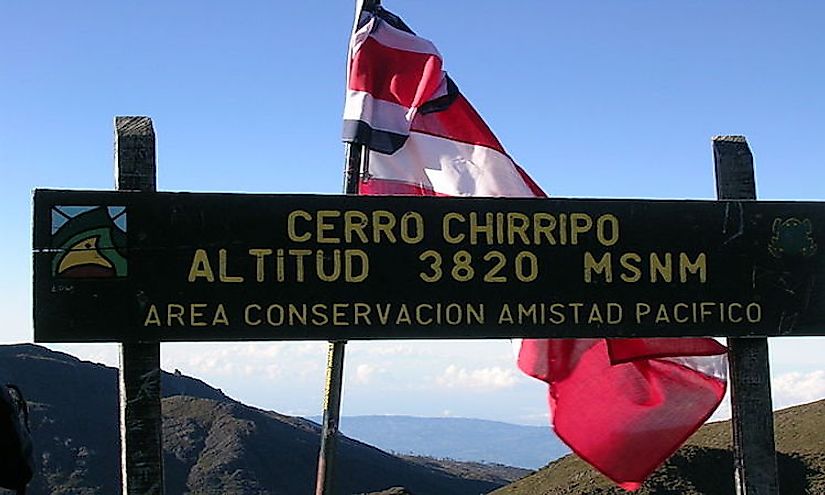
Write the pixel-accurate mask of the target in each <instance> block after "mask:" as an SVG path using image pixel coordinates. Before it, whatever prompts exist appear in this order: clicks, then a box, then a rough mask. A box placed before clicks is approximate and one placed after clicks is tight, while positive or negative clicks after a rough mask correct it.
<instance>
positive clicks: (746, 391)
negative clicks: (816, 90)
mask: <svg viewBox="0 0 825 495" xmlns="http://www.w3.org/2000/svg"><path fill="white" fill-rule="evenodd" d="M713 160H714V164H715V168H716V196H717V198H718V199H745V200H747V199H756V183H755V180H754V172H753V155H752V154H751V152H750V149H749V148H748V143H747V141H746V140H745V138H744V137H743V136H717V137H714V138H713ZM728 360H729V363H730V396H731V407H732V411H733V418H732V420H731V424H732V427H733V462H734V482H735V484H736V493H737V494H738V495H775V494H778V493H779V477H778V472H777V468H776V447H775V444H774V432H773V407H772V403H771V374H770V365H769V362H768V339H767V338H764V337H751V338H729V339H728Z"/></svg>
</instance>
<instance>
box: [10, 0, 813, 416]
mask: <svg viewBox="0 0 825 495" xmlns="http://www.w3.org/2000/svg"><path fill="white" fill-rule="evenodd" d="M384 5H385V6H386V7H387V8H388V9H390V10H393V11H394V12H396V13H397V14H399V15H401V16H402V17H403V18H404V19H405V21H407V23H408V24H409V25H410V26H412V28H413V29H415V30H416V31H417V32H418V33H419V34H420V35H422V36H425V37H427V38H429V39H431V40H433V41H434V42H435V43H436V45H437V46H438V47H439V49H440V51H441V53H442V55H443V56H444V59H445V66H446V69H447V70H448V71H449V72H450V74H451V76H452V77H453V78H454V79H455V80H456V82H457V83H458V85H459V87H460V88H461V89H462V91H463V92H464V94H465V95H466V96H467V97H468V98H469V99H470V101H471V102H473V104H474V105H475V106H476V108H477V109H478V110H479V112H480V113H481V115H482V116H483V117H484V118H485V119H486V120H487V122H488V123H489V124H490V126H491V127H492V128H493V130H494V131H495V132H496V134H497V135H498V137H499V138H500V140H501V141H502V142H503V143H504V146H505V147H506V148H507V150H508V151H509V152H510V154H511V155H512V156H513V157H514V158H515V159H516V160H517V161H518V162H519V163H520V164H521V165H522V166H523V167H524V168H526V169H527V170H528V171H529V172H530V173H531V175H533V177H534V178H535V179H536V180H537V181H538V182H539V183H540V184H541V185H542V186H543V187H544V188H545V189H546V190H547V191H549V192H550V193H551V194H553V195H555V196H570V197H625V198H698V199H710V198H713V197H714V190H715V189H714V180H713V166H712V158H711V148H710V139H711V137H712V136H713V135H716V134H744V135H746V136H747V137H748V139H749V141H750V144H751V147H752V149H753V152H754V155H755V157H756V174H757V187H758V194H759V197H760V198H761V199H809V200H824V199H825V191H824V190H823V182H825V167H823V165H825V149H823V146H822V140H823V134H825V132H824V131H825V98H823V93H822V88H825V57H822V47H823V46H825V31H823V29H822V19H823V18H825V5H822V4H821V3H820V2H810V1H804V2H802V1H785V2H781V3H780V2H773V1H748V2H745V1H729V0H724V1H723V0H720V1H713V2H711V1H691V2H686V1H685V2H661V1H654V0H648V1H638V0H624V1H622V2H594V1H580V2H548V1H528V0H521V1H518V2H502V1H498V2H494V1H492V0H474V1H472V2H470V1H441V2H422V1H411V0H394V1H393V0H385V2H384ZM352 11H353V4H352V2H351V1H327V2H264V1H245V2H231V3H229V2H213V1H197V2H196V1H175V2H161V1H145V2H140V3H129V2H108V1H102V0H87V1H84V2H62V1H51V2H45V1H36V0H30V1H25V2H13V1H6V2H0V171H2V181H0V188H2V194H0V202H2V203H0V205H2V210H3V215H2V217H0V222H2V223H0V227H1V228H2V232H3V233H4V240H3V242H2V243H0V259H2V260H3V265H2V266H3V271H4V274H5V276H4V277H2V278H0V311H2V314H3V316H4V318H5V324H4V328H3V331H2V334H0V341H2V342H21V341H31V339H32V331H31V323H30V314H31V297H30V295H29V294H30V280H31V270H30V251H31V241H30V217H31V204H30V198H31V190H32V189H34V188H36V187H55V188H78V189H110V188H112V187H113V178H112V177H113V173H112V132H113V129H112V121H113V118H114V116H116V115H148V116H151V117H152V118H153V119H154V124H155V129H156V132H157V134H158V184H159V187H160V188H161V189H163V190H174V191H186V190H189V191H246V192H268V193H279V192H316V193H325V194H331V193H337V192H339V191H340V190H341V170H342V163H343V147H342V145H341V143H340V139H339V135H340V128H341V124H340V119H341V111H342V106H343V90H344V67H345V59H346V47H347V38H348V36H349V29H350V27H351V22H352ZM55 348H59V349H63V350H67V351H69V352H72V353H75V354H77V355H79V356H81V357H84V358H87V359H93V360H98V361H103V362H106V363H109V364H115V363H116V362H117V348H116V346H115V345H94V346H90V345H85V346H77V345H73V346H59V347H57V346H55ZM162 354H163V358H162V359H163V363H164V366H165V367H168V368H179V369H181V370H182V371H183V372H185V373H189V374H193V375H196V376H199V377H202V378H204V379H206V380H208V381H210V382H211V383H213V384H214V385H216V386H218V387H221V388H223V389H224V391H225V392H227V393H229V394H230V395H233V396H235V397H237V398H240V399H243V400H245V401H248V402H251V403H253V404H256V405H260V406H262V407H267V408H274V409H277V410H279V411H281V412H286V413H296V414H310V415H311V414H318V413H319V412H320V404H321V388H322V381H323V367H324V364H325V344H323V343H261V344H244V343H239V344H232V345H227V344H200V345H195V344H174V345H171V344H168V345H167V344H165V345H164V346H163V348H162ZM823 356H825V339H790V340H783V341H781V342H779V341H774V342H773V343H772V366H773V372H774V376H775V381H774V388H775V390H774V391H775V399H776V403H777V404H778V405H786V404H790V403H794V402H800V401H806V400H812V399H816V398H821V397H825V359H824V358H823ZM347 359H348V361H347V368H346V371H345V375H346V389H345V396H344V413H345V414H367V413H374V414H382V413H394V414H416V415H429V416H433V415H443V414H453V415H460V416H475V417H484V418H494V419H503V420H508V421H513V422H523V423H540V422H542V421H545V419H544V418H543V415H544V414H545V412H546V402H545V401H546V399H545V394H544V387H543V386H542V384H541V383H538V382H534V381H532V380H530V379H529V378H526V377H523V376H521V375H520V374H519V372H518V371H517V370H516V369H515V367H514V365H513V360H512V355H511V352H510V348H509V344H508V343H507V342H505V341H493V342H483V341H476V342H467V341H464V342H433V341H427V342H387V343H352V344H351V345H350V346H349V347H348V358H347Z"/></svg>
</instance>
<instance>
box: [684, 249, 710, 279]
mask: <svg viewBox="0 0 825 495" xmlns="http://www.w3.org/2000/svg"><path fill="white" fill-rule="evenodd" d="M707 270H708V267H707V259H706V256H705V253H699V254H698V255H697V256H696V260H695V261H691V260H690V258H688V255H687V254H685V253H679V280H681V281H682V283H685V282H687V274H688V272H690V273H692V274H693V275H696V274H697V273H698V274H699V282H700V283H703V284H704V283H705V281H706V280H707Z"/></svg>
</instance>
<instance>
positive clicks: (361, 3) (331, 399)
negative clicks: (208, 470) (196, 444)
mask: <svg viewBox="0 0 825 495" xmlns="http://www.w3.org/2000/svg"><path fill="white" fill-rule="evenodd" d="M379 4H380V0H356V3H355V20H354V22H353V26H352V32H353V33H355V30H356V29H357V27H358V19H359V18H360V17H361V12H362V11H363V10H364V9H369V8H372V7H375V6H377V5H379ZM347 78H349V55H347ZM348 82H349V81H347V83H348ZM368 160H369V153H367V150H366V147H365V146H364V145H362V144H356V143H347V144H346V159H345V164H344V188H343V189H344V194H358V183H359V181H360V180H361V171H362V170H366V168H367V163H368ZM346 344H347V343H346V341H344V340H337V341H332V342H330V343H329V348H328V351H327V372H326V383H325V386H324V419H323V422H322V424H321V448H320V452H319V454H318V474H317V477H316V479H315V495H332V494H333V488H334V483H333V480H334V469H335V450H336V447H337V444H338V424H339V418H340V412H341V385H342V383H343V378H344V348H345V346H346Z"/></svg>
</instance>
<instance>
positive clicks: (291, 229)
mask: <svg viewBox="0 0 825 495" xmlns="http://www.w3.org/2000/svg"><path fill="white" fill-rule="evenodd" d="M297 218H303V219H304V220H306V221H310V220H312V215H310V214H309V213H307V212H305V211H304V210H295V211H291V212H289V215H288V216H287V218H286V232H287V235H289V240H290V241H294V242H306V241H308V240H310V239H311V238H312V234H310V233H309V232H305V233H303V234H301V235H298V232H297V231H296V230H295V220H296V219H297Z"/></svg>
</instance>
